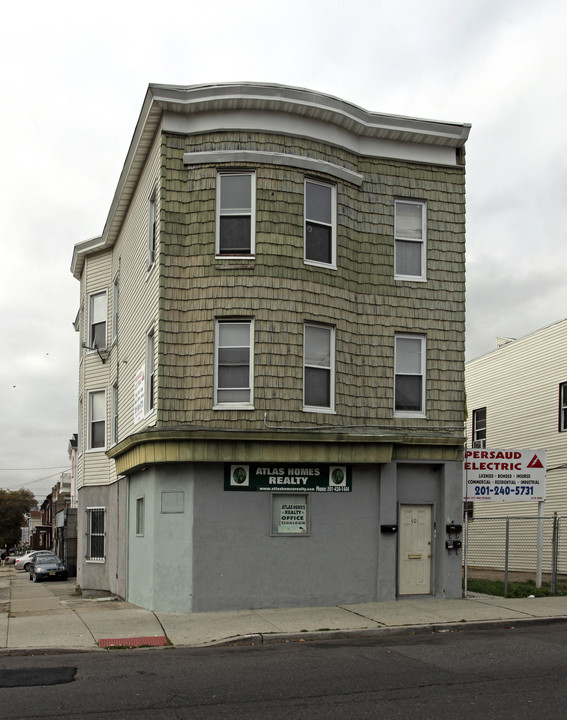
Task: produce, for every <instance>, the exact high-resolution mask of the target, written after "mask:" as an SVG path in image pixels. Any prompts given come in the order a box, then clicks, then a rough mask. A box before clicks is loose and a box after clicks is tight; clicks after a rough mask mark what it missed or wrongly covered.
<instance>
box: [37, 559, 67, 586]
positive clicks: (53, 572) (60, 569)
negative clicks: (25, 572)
mask: <svg viewBox="0 0 567 720" xmlns="http://www.w3.org/2000/svg"><path fill="white" fill-rule="evenodd" d="M30 580H33V582H41V581H42V580H67V568H66V567H65V565H63V563H62V562H61V560H60V559H59V558H58V557H57V555H37V556H36V557H34V558H33V560H32V561H31V564H30Z"/></svg>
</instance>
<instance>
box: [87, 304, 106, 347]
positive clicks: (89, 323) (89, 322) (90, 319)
mask: <svg viewBox="0 0 567 720" xmlns="http://www.w3.org/2000/svg"><path fill="white" fill-rule="evenodd" d="M98 295H104V303H105V321H104V347H99V348H96V349H95V348H94V346H91V336H92V326H93V317H92V303H93V299H94V298H95V297H97V296H98ZM85 345H86V350H87V352H89V353H96V351H97V349H98V350H106V349H107V345H108V292H107V291H106V290H97V292H92V293H89V295H88V318H87V338H86V344H85Z"/></svg>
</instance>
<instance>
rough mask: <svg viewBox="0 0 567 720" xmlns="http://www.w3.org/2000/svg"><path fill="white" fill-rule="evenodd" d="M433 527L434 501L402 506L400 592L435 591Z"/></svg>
mask: <svg viewBox="0 0 567 720" xmlns="http://www.w3.org/2000/svg"><path fill="white" fill-rule="evenodd" d="M431 530H432V527H431V505H401V506H400V549H399V569H398V575H399V578H398V581H399V588H398V592H399V594H400V595H429V594H430V593H431V535H432V533H431Z"/></svg>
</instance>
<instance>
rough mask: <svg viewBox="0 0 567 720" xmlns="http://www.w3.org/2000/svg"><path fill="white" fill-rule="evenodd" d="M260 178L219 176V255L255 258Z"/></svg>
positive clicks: (231, 174) (250, 174)
mask: <svg viewBox="0 0 567 720" xmlns="http://www.w3.org/2000/svg"><path fill="white" fill-rule="evenodd" d="M255 205H256V175H255V173H253V172H219V173H218V175H217V213H216V214H217V217H216V252H217V255H253V254H254V246H255V239H254V237H255V230H254V228H255V222H256V218H255Z"/></svg>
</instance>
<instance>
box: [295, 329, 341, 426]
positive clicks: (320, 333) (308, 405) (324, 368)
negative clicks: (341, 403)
mask: <svg viewBox="0 0 567 720" xmlns="http://www.w3.org/2000/svg"><path fill="white" fill-rule="evenodd" d="M334 396H335V329H334V328H332V327H327V326H324V325H313V324H311V323H306V324H305V327H304V341H303V405H304V409H305V410H313V411H316V412H332V411H334V407H335V399H334Z"/></svg>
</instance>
